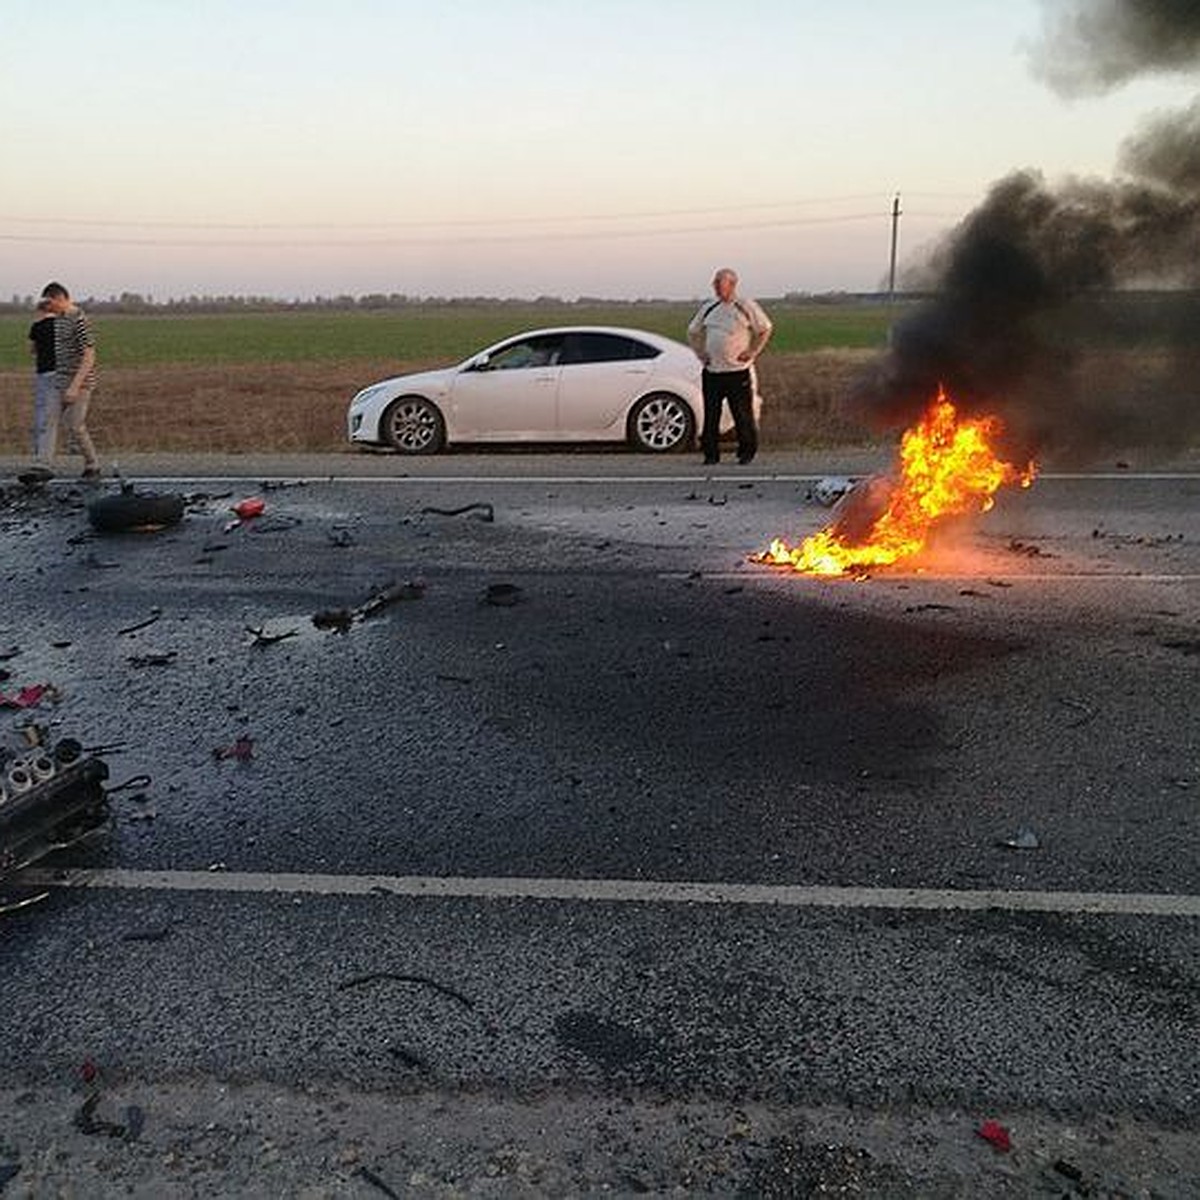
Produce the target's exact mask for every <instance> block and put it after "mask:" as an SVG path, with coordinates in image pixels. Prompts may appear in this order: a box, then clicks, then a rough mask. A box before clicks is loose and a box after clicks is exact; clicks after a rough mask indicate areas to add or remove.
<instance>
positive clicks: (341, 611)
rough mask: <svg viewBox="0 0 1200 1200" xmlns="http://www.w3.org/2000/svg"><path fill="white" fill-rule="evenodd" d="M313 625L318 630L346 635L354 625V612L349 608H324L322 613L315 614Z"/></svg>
mask: <svg viewBox="0 0 1200 1200" xmlns="http://www.w3.org/2000/svg"><path fill="white" fill-rule="evenodd" d="M312 623H313V624H314V625H315V626H316V627H317V628H318V629H332V630H335V631H336V632H337V633H346V632H347V631H348V630H349V629H350V626H351V625H353V624H354V611H353V609H349V608H323V609H322V610H321V611H320V612H318V613H313V618H312Z"/></svg>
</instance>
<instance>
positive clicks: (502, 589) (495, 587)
mask: <svg viewBox="0 0 1200 1200" xmlns="http://www.w3.org/2000/svg"><path fill="white" fill-rule="evenodd" d="M523 596H524V593H523V592H522V591H521V588H520V587H519V586H518V585H517V584H515V583H489V584H488V586H487V591H485V592H484V593H483V602H484V603H485V604H491V605H493V606H494V607H496V608H512V607H513V605H514V604H520V603H521V600H522V598H523Z"/></svg>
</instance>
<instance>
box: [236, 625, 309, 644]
mask: <svg viewBox="0 0 1200 1200" xmlns="http://www.w3.org/2000/svg"><path fill="white" fill-rule="evenodd" d="M246 632H247V633H248V634H250V635H251V637H253V638H254V641H252V642H251V643H250V645H251V646H274V645H275V643H276V642H286V641H287V640H288V638H294V637H299V636H300V630H298V629H285V630H284V631H283V632H282V633H268V632H267V631H266V630H265V629H264V628H263V627H262V626H261V625H257V626H255V625H247V626H246Z"/></svg>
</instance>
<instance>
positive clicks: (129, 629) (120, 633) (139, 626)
mask: <svg viewBox="0 0 1200 1200" xmlns="http://www.w3.org/2000/svg"><path fill="white" fill-rule="evenodd" d="M161 619H162V609H161V608H159V607H157V605H156V606H155V607H154V608H152V609H151V610H150V615H149V616H148V617H147V618H146V619H145V620H144V621H137V622H135V623H134V624H133V625H126V626H125V628H124V629H118V630H117V637H125V636H126V635H127V634H130V633H138V632H140V631H141V630H143V629H149V628H150V626H151V625H153V624H154V623H155V622H156V621H160V620H161Z"/></svg>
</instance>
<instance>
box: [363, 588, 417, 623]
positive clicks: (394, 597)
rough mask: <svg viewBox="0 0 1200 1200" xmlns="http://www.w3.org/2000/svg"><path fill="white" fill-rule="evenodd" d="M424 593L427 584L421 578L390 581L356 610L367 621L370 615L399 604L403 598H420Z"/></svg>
mask: <svg viewBox="0 0 1200 1200" xmlns="http://www.w3.org/2000/svg"><path fill="white" fill-rule="evenodd" d="M424 595H425V584H424V583H422V582H421V581H420V580H419V579H417V580H410V581H409V582H407V583H390V584H388V585H387V587H385V588H381V589H380V590H379V591H377V592H376V593H375V594H374V595H372V596H369V597H368V598H367V599H366V600H365V601H364V602H363V603H362V604H360V605H359V606H358V608H356V609H355V610H354V611H355V614H356V615H357V617H358V618H359V620H364V621H365V620H366V619H367V618H368V617H373V616H375V614H376V613H378V612H381V611H382V610H383V609H385V608H388V607H390V606H391V605H393V604H398V603H400V602H401V601H402V600H420V599H421V597H422V596H424Z"/></svg>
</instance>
